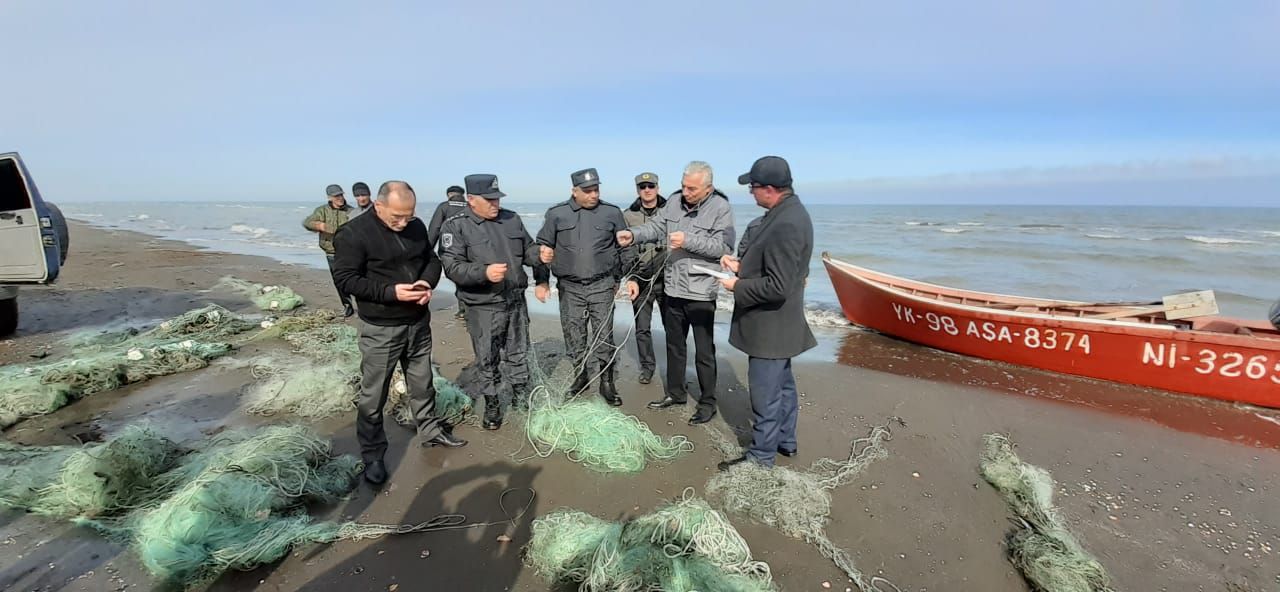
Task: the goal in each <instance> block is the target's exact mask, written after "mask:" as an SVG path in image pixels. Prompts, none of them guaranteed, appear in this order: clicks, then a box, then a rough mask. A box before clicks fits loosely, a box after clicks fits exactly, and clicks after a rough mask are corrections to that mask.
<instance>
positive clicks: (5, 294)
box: [0, 152, 70, 336]
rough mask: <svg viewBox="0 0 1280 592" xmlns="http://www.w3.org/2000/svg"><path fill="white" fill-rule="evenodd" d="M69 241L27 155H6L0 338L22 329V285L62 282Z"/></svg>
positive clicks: (0, 158)
mask: <svg viewBox="0 0 1280 592" xmlns="http://www.w3.org/2000/svg"><path fill="white" fill-rule="evenodd" d="M69 241H70V237H69V236H68V234H67V221H66V220H65V219H64V218H63V217H62V211H61V210H59V209H58V207H57V206H55V205H53V204H51V203H46V202H45V201H44V200H43V199H41V198H40V190H39V189H36V183H35V180H34V179H32V178H31V174H30V173H28V172H27V167H26V166H25V165H23V164H22V157H20V156H18V153H17V152H10V153H7V154H0V336H5V335H9V334H11V333H13V332H14V331H15V330H17V328H18V286H20V285H23V284H27V285H31V284H50V283H53V281H54V280H56V279H58V270H59V268H61V266H62V264H63V262H65V261H66V260H67V246H68V245H69V244H70V243H69Z"/></svg>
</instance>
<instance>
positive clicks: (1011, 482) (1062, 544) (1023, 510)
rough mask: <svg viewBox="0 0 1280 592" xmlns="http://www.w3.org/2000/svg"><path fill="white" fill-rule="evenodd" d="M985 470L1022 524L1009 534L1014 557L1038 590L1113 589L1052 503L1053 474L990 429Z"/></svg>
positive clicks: (1094, 591) (1106, 591)
mask: <svg viewBox="0 0 1280 592" xmlns="http://www.w3.org/2000/svg"><path fill="white" fill-rule="evenodd" d="M983 440H984V443H985V448H984V450H983V452H982V463H981V469H982V476H983V477H984V478H985V479H986V480H987V482H988V483H990V484H991V485H992V486H993V487H995V488H996V491H999V492H1000V495H1001V496H1003V497H1004V500H1005V502H1006V503H1008V504H1009V508H1010V509H1011V510H1013V513H1014V514H1015V515H1017V517H1018V522H1019V523H1020V525H1021V528H1018V529H1016V530H1014V531H1013V532H1012V533H1010V534H1009V536H1008V538H1007V540H1006V543H1007V544H1008V546H1009V555H1010V559H1011V560H1012V561H1013V564H1014V565H1016V566H1017V567H1018V569H1019V570H1021V571H1022V574H1023V576H1024V577H1026V579H1027V581H1028V582H1029V583H1030V584H1031V587H1032V588H1033V589H1034V590H1037V591H1042V592H1111V590H1113V589H1112V588H1111V578H1110V577H1109V576H1108V575H1107V572H1106V570H1105V569H1104V568H1103V567H1102V564H1101V563H1099V562H1098V560H1097V559H1094V558H1093V557H1092V556H1091V555H1089V553H1088V552H1086V551H1085V550H1084V548H1083V547H1081V546H1080V543H1079V542H1077V541H1076V538H1075V537H1074V536H1072V534H1071V532H1070V531H1068V530H1067V526H1066V523H1065V521H1064V520H1063V519H1062V517H1061V515H1059V513H1058V510H1057V508H1055V507H1054V505H1053V476H1051V475H1050V474H1049V472H1048V471H1046V470H1044V469H1042V468H1040V467H1036V466H1033V465H1030V464H1027V463H1024V462H1022V460H1021V459H1019V458H1018V455H1017V454H1016V453H1015V452H1014V451H1013V444H1012V443H1011V442H1010V441H1009V439H1008V438H1007V437H1005V436H1004V435H1001V434H988V435H987V436H986V437H985V438H984V439H983Z"/></svg>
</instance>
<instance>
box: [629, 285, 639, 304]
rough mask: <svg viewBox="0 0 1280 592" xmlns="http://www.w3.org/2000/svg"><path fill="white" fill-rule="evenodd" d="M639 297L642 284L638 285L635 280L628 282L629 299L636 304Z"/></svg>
mask: <svg viewBox="0 0 1280 592" xmlns="http://www.w3.org/2000/svg"><path fill="white" fill-rule="evenodd" d="M639 297H640V284H637V283H636V281H635V280H628V281H627V298H629V299H630V300H631V301H632V302H635V300H636V298H639Z"/></svg>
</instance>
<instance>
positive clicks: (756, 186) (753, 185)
mask: <svg viewBox="0 0 1280 592" xmlns="http://www.w3.org/2000/svg"><path fill="white" fill-rule="evenodd" d="M750 187H751V190H752V191H755V190H757V189H759V188H761V187H764V185H758V184H756V183H752V184H751V185H750Z"/></svg>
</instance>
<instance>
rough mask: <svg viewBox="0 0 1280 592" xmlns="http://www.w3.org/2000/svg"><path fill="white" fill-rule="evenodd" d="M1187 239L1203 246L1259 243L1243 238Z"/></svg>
mask: <svg viewBox="0 0 1280 592" xmlns="http://www.w3.org/2000/svg"><path fill="white" fill-rule="evenodd" d="M1182 238H1185V239H1187V240H1189V241H1191V242H1196V243H1200V244H1202V245H1256V244H1258V241H1252V240H1246V239H1242V238H1227V237H1221V236H1197V235H1187V236H1184V237H1182Z"/></svg>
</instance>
